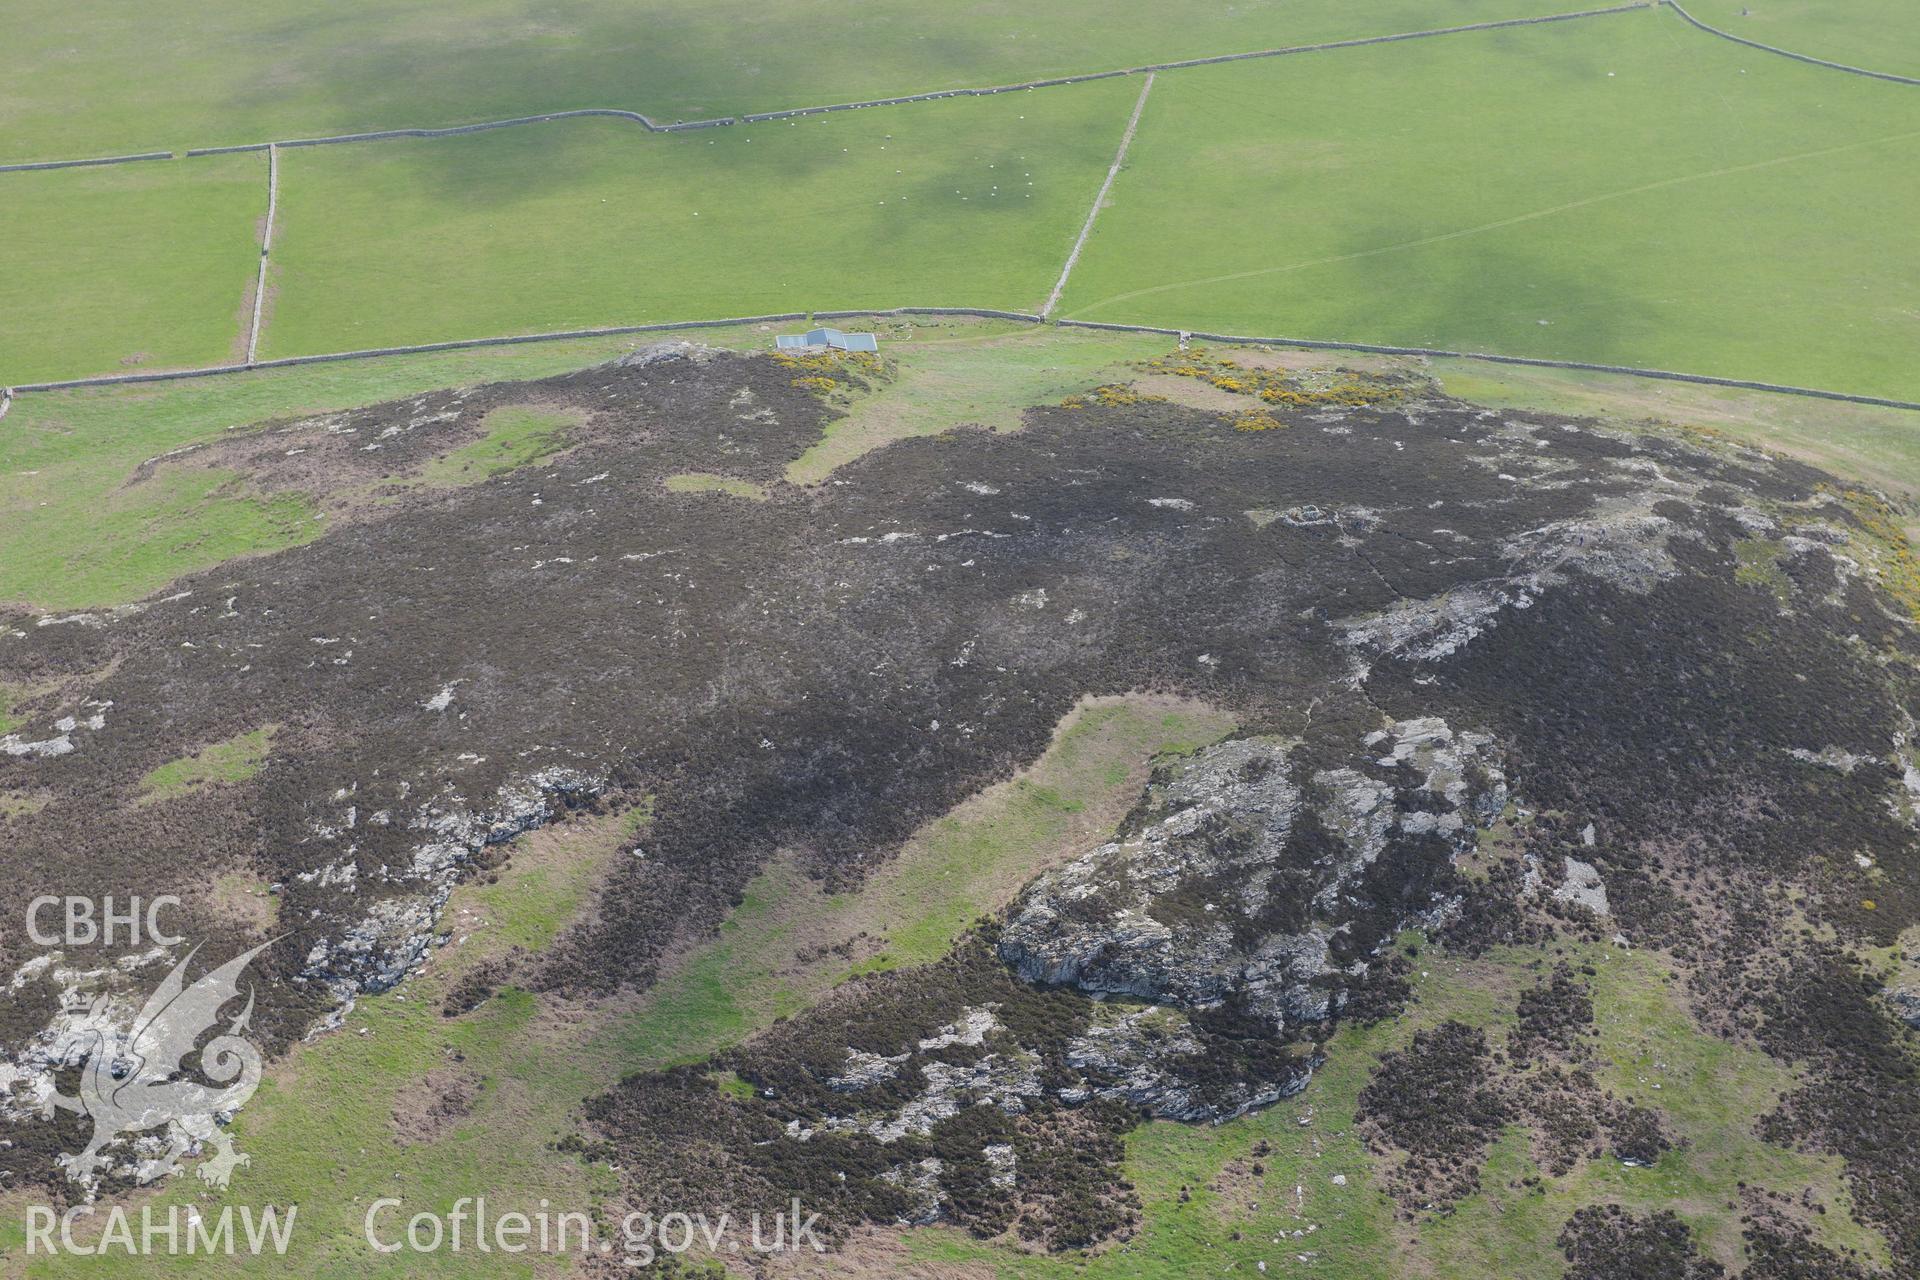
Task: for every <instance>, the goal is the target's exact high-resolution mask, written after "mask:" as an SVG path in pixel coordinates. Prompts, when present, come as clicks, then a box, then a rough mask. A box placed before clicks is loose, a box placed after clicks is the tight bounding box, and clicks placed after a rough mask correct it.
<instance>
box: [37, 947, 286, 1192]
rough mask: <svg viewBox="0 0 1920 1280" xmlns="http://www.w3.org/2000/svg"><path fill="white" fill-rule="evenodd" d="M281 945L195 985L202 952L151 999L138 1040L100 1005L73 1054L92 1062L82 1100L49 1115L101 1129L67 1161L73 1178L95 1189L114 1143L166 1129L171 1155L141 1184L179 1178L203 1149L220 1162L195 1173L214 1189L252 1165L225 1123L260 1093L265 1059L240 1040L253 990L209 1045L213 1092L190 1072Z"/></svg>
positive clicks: (83, 1079) (85, 1070) (152, 1165)
mask: <svg viewBox="0 0 1920 1280" xmlns="http://www.w3.org/2000/svg"><path fill="white" fill-rule="evenodd" d="M272 945H273V944H272V943H271V942H266V943H262V944H261V945H260V946H257V947H255V948H254V949H253V950H251V951H248V952H246V953H245V954H243V955H238V956H235V957H234V958H233V959H232V960H229V961H227V963H225V964H223V965H221V966H220V967H219V968H218V969H214V970H212V971H210V972H208V973H206V974H204V975H203V976H202V977H201V978H200V979H199V980H198V981H196V982H194V983H193V984H192V985H191V986H189V985H187V981H186V971H187V965H188V964H189V963H191V962H192V960H193V958H194V956H195V955H197V954H198V953H199V950H200V948H199V947H195V948H194V949H193V950H192V951H189V952H188V953H187V955H186V957H185V958H184V959H182V960H181V961H180V963H179V964H176V965H175V966H174V967H173V971H172V972H171V973H169V974H168V975H167V976H166V979H165V980H164V981H163V982H161V984H160V986H159V987H158V988H157V989H156V990H155V991H154V993H153V994H152V995H151V996H149V997H148V998H147V1002H146V1004H145V1005H144V1006H143V1007H142V1008H141V1010H140V1013H139V1015H138V1016H137V1017H135V1018H134V1020H133V1026H132V1029H131V1030H130V1031H125V1032H122V1031H119V1030H117V1029H115V1028H113V1027H112V1026H111V1024H110V1023H108V1021H107V1018H108V1013H107V999H106V997H104V996H102V997H100V998H99V999H97V1000H95V1001H94V1002H93V1005H92V1006H91V1008H90V1009H89V1010H88V1018H87V1026H86V1029H85V1030H84V1031H82V1032H81V1033H80V1035H79V1037H78V1039H77V1040H76V1041H75V1042H74V1046H73V1047H74V1048H75V1049H76V1050H78V1051H79V1052H81V1053H83V1054H84V1055H85V1058H86V1061H85V1063H84V1064H83V1065H82V1067H81V1075H80V1089H79V1096H77V1097H68V1096H67V1095H65V1094H62V1093H58V1092H56V1093H55V1094H54V1095H53V1096H52V1098H50V1099H48V1101H47V1103H46V1105H45V1107H44V1108H43V1113H44V1116H45V1118H47V1119H51V1118H52V1116H53V1111H54V1108H56V1107H58V1108H60V1109H61V1110H63V1111H75V1112H79V1113H80V1114H82V1115H85V1116H87V1117H88V1118H90V1119H91V1120H92V1121H93V1138H92V1140H91V1141H90V1142H88V1143H87V1145H86V1148H85V1150H83V1151H81V1152H80V1153H79V1154H78V1155H76V1156H72V1157H70V1158H68V1160H67V1161H66V1166H67V1176H68V1177H69V1178H71V1179H73V1180H74V1181H76V1182H84V1183H91V1182H92V1181H93V1180H94V1177H95V1175H96V1173H97V1172H98V1171H100V1170H101V1169H102V1168H103V1167H104V1166H105V1164H106V1163H107V1162H106V1161H104V1160H103V1159H102V1158H101V1154H100V1153H101V1151H102V1150H103V1149H104V1148H105V1147H106V1146H107V1145H108V1144H109V1143H111V1142H113V1141H114V1140H115V1139H116V1138H119V1137H121V1136H122V1135H130V1134H136V1133H144V1132H146V1131H147V1130H150V1129H156V1128H159V1127H161V1126H163V1125H164V1126H165V1129H166V1133H165V1136H166V1139H167V1147H166V1150H165V1151H164V1152H163V1153H162V1154H161V1156H160V1157H159V1158H158V1160H156V1161H152V1162H143V1165H142V1177H141V1181H151V1180H152V1179H153V1178H158V1177H161V1176H163V1175H165V1174H168V1173H171V1172H172V1171H173V1170H174V1168H175V1167H176V1166H177V1165H178V1163H179V1161H180V1160H181V1158H182V1157H184V1156H186V1155H188V1154H189V1153H190V1152H191V1151H192V1150H193V1149H194V1148H195V1146H196V1145H197V1144H201V1143H204V1144H206V1145H207V1146H210V1147H211V1148H212V1149H213V1155H212V1156H211V1157H210V1158H208V1159H207V1160H206V1161H204V1162H203V1163H201V1164H200V1165H199V1167H198V1168H197V1169H196V1170H195V1172H196V1173H198V1174H199V1176H200V1177H201V1179H202V1180H204V1181H205V1182H207V1183H209V1184H211V1185H213V1186H216V1187H224V1186H226V1185H227V1182H228V1180H229V1179H231V1178H232V1177H233V1171H234V1170H235V1169H237V1168H239V1167H240V1166H241V1165H243V1164H246V1163H247V1162H248V1157H247V1156H245V1155H242V1154H241V1153H240V1152H238V1151H236V1150H235V1149H234V1146H233V1139H232V1138H231V1137H229V1136H228V1134H227V1133H226V1131H225V1130H224V1129H222V1128H221V1127H220V1125H219V1122H218V1117H219V1115H220V1114H221V1113H222V1112H231V1111H233V1110H235V1109H237V1108H238V1107H240V1106H241V1105H242V1104H244V1103H245V1102H246V1101H247V1099H249V1098H251V1097H252V1096H253V1091H254V1090H255V1089H257V1088H259V1087H260V1069H261V1059H260V1051H259V1050H257V1049H255V1048H254V1047H253V1045H251V1044H250V1043H248V1042H247V1041H246V1040H245V1039H244V1038H243V1037H242V1035H241V1033H242V1032H244V1031H245V1030H246V1029H247V1026H248V1024H249V1022H250V1021H251V1019H252V1017H253V991H252V988H251V987H249V988H248V991H247V1003H246V1006H245V1007H244V1008H243V1009H241V1011H240V1013H239V1015H238V1016H237V1017H235V1018H234V1019H233V1021H232V1022H231V1023H230V1024H228V1026H227V1029H226V1031H225V1032H223V1033H222V1034H220V1035H218V1036H215V1037H214V1038H213V1039H212V1040H209V1041H208V1042H207V1043H206V1044H205V1045H204V1046H200V1050H199V1059H200V1061H199V1071H198V1074H199V1075H200V1076H202V1077H204V1078H205V1079H207V1080H210V1081H212V1085H206V1084H202V1083H199V1082H198V1081H197V1080H194V1079H191V1078H189V1077H188V1076H187V1070H186V1063H187V1060H188V1059H189V1058H191V1057H192V1056H193V1055H194V1050H195V1048H196V1046H199V1041H200V1037H201V1036H203V1035H204V1034H206V1032H208V1031H209V1030H211V1029H213V1028H214V1027H215V1026H216V1025H217V1024H218V1022H219V1021H220V1011H221V1010H222V1009H223V1008H225V1007H226V1006H227V1005H228V1004H229V1003H230V1002H231V1001H233V1000H236V999H238V998H239V996H240V975H241V973H242V972H243V971H244V970H245V969H246V967H247V965H248V964H249V963H250V962H251V961H252V960H253V958H254V957H255V956H257V955H259V954H260V953H261V952H262V951H265V950H266V949H267V948H268V947H270V946H272Z"/></svg>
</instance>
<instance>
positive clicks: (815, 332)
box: [773, 327, 880, 351]
mask: <svg viewBox="0 0 1920 1280" xmlns="http://www.w3.org/2000/svg"><path fill="white" fill-rule="evenodd" d="M773 343H774V346H776V347H780V348H783V349H787V350H792V349H795V348H810V347H827V348H829V349H831V350H834V351H878V350H880V339H879V337H878V336H877V335H875V334H871V333H844V332H842V331H841V330H839V329H829V328H825V327H822V328H819V329H809V330H807V331H806V332H805V333H783V334H780V335H779V336H778V337H776V338H775V339H774V340H773Z"/></svg>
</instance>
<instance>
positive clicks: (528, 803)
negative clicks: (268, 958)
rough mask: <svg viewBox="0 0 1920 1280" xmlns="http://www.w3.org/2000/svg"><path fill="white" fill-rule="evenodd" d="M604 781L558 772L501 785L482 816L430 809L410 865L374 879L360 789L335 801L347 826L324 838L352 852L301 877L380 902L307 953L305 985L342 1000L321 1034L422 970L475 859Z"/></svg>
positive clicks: (345, 902)
mask: <svg viewBox="0 0 1920 1280" xmlns="http://www.w3.org/2000/svg"><path fill="white" fill-rule="evenodd" d="M602 785H603V779H602V778H600V777H598V776H596V775H592V774H588V773H585V772H583V771H581V770H578V769H571V768H565V767H556V768H549V769H542V770H540V771H539V772H537V773H534V774H531V775H529V776H527V777H525V778H523V779H520V780H517V781H515V782H513V783H510V784H509V785H507V786H505V787H503V788H501V790H500V792H499V793H498V795H497V796H496V798H495V801H494V803H493V805H492V806H490V807H489V808H488V809H486V810H484V811H482V812H473V811H471V810H468V809H465V808H455V809H452V810H450V811H446V812H440V811H436V810H435V809H433V808H432V807H428V808H426V809H425V810H424V811H423V812H422V813H420V814H419V815H418V816H417V817H415V818H414V819H413V820H412V823H411V825H412V826H414V827H416V828H418V829H419V830H420V831H421V832H422V833H423V838H422V840H421V841H420V843H419V844H417V845H416V846H415V847H414V850H413V853H412V856H411V858H410V860H409V861H408V863H407V864H406V865H404V866H380V867H378V868H377V869H376V870H375V872H374V873H373V874H372V875H363V874H362V873H361V870H360V868H359V866H358V864H357V863H356V862H355V861H354V856H355V854H356V852H357V845H356V844H354V843H353V842H352V841H351V840H350V839H349V838H348V837H349V836H350V835H351V833H352V831H353V830H354V829H355V824H356V821H357V811H356V808H355V807H354V806H352V805H351V804H350V803H349V802H350V800H351V790H350V789H343V790H342V791H341V792H339V793H337V794H336V796H335V800H336V802H338V803H345V804H348V808H347V809H346V810H345V814H346V816H345V818H344V819H343V821H342V823H341V824H340V826H339V827H337V828H335V827H323V828H321V829H320V830H319V832H318V834H319V835H320V837H321V839H323V840H325V841H329V842H335V843H345V845H346V848H345V849H344V851H343V852H342V853H341V855H340V856H339V857H337V858H335V859H334V860H333V861H331V862H329V863H327V864H326V865H325V866H323V867H321V868H318V869H316V870H315V871H314V872H311V873H308V874H307V875H305V876H302V877H300V879H303V880H310V881H314V882H317V883H322V884H328V885H332V886H334V887H337V888H339V889H341V890H343V891H344V892H343V894H342V895H341V897H340V898H339V902H340V903H341V906H342V908H349V907H350V906H351V905H352V904H353V902H354V899H355V896H356V894H357V893H359V892H360V891H362V890H363V889H364V891H365V896H366V897H368V898H372V899H373V901H372V902H371V904H370V905H368V906H366V907H365V908H363V909H362V910H360V911H359V912H358V913H357V914H351V913H349V911H348V910H345V909H343V910H342V911H341V912H340V919H339V924H338V931H337V932H334V933H331V934H329V935H326V936H323V937H320V938H318V939H316V940H315V941H314V943H313V945H312V947H311V948H310V949H309V950H308V953H307V957H306V964H305V965H304V966H303V967H302V969H301V973H300V978H301V980H303V981H311V982H319V983H321V984H323V985H324V986H326V987H327V989H328V990H329V991H330V992H332V994H333V996H334V997H335V999H336V1000H337V1001H338V1005H337V1007H336V1009H335V1011H334V1013H333V1015H332V1016H331V1017H329V1018H328V1019H327V1020H326V1021H324V1022H323V1023H322V1024H321V1025H320V1027H319V1028H317V1029H318V1030H328V1029H331V1028H332V1027H333V1026H336V1025H338V1022H339V1019H340V1017H341V1016H342V1015H343V1014H344V1011H345V1009H346V1007H347V1006H348V1005H350V1004H351V1002H352V1000H353V999H354V997H355V996H357V995H360V994H362V993H365V994H369V995H374V994H378V993H379V992H382V991H386V990H388V989H389V988H391V987H393V986H394V985H396V984H397V983H399V982H400V980H401V979H403V978H405V977H406V976H407V974H409V973H411V972H412V971H413V970H414V969H416V968H418V967H419V965H420V963H421V962H422V961H424V960H425V959H426V957H427V953H428V951H429V950H430V949H431V947H432V945H433V943H434V941H435V939H436V937H437V936H438V935H437V933H436V927H437V921H438V920H439V918H440V912H441V909H442V908H443V907H445V906H446V902H447V898H448V897H449V896H450V895H451V894H452V893H453V888H454V885H455V884H457V883H458V882H459V880H460V877H461V876H462V875H463V874H464V873H465V870H466V868H467V867H468V866H470V865H471V864H472V862H473V858H474V855H476V854H478V853H479V852H480V851H481V850H482V849H485V848H486V847H487V846H488V845H494V844H500V843H503V842H504V841H507V840H511V839H513V838H515V837H516V836H519V835H522V834H524V833H526V832H528V831H532V830H535V829H536V828H538V827H541V826H544V825H545V824H546V823H547V822H548V821H550V820H551V819H552V817H553V815H554V813H555V812H556V811H557V809H558V808H559V807H560V806H562V805H563V804H565V803H568V802H569V801H571V800H573V799H578V798H581V797H585V796H588V795H592V794H594V793H596V792H598V791H599V790H600V788H601V786H602ZM375 816H376V817H381V816H382V815H375ZM384 820H385V819H384V817H383V821H384Z"/></svg>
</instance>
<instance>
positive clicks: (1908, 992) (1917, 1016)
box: [1887, 987, 1920, 1031]
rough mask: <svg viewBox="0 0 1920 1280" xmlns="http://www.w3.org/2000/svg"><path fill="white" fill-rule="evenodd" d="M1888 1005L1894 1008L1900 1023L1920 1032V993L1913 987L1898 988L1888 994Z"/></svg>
mask: <svg viewBox="0 0 1920 1280" xmlns="http://www.w3.org/2000/svg"><path fill="white" fill-rule="evenodd" d="M1887 1003H1888V1004H1891V1005H1892V1006H1893V1012H1894V1014H1895V1015H1896V1016H1897V1017H1899V1019H1900V1021H1902V1022H1904V1023H1906V1024H1907V1025H1908V1026H1910V1027H1912V1028H1913V1029H1914V1030H1915V1031H1920V991H1916V990H1914V989H1913V988H1911V987H1896V988H1894V989H1893V990H1891V991H1889V992H1887Z"/></svg>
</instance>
